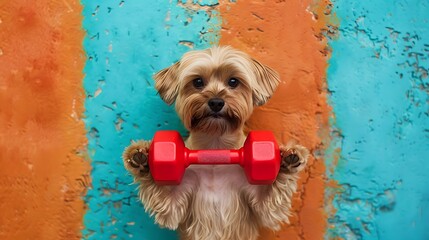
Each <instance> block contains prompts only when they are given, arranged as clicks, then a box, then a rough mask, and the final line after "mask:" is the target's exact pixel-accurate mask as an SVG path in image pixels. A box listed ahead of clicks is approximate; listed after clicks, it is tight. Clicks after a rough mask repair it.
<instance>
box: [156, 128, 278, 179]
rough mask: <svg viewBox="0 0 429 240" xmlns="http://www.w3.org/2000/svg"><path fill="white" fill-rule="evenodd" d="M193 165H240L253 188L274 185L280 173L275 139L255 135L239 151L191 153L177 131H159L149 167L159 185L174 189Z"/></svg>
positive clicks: (267, 133) (263, 133)
mask: <svg viewBox="0 0 429 240" xmlns="http://www.w3.org/2000/svg"><path fill="white" fill-rule="evenodd" d="M190 164H240V165H241V166H242V167H243V168H244V171H245V173H246V176H247V180H248V181H249V183H251V184H271V183H273V182H274V180H275V179H276V177H277V174H278V172H279V170H280V150H279V146H278V145H277V142H276V140H275V137H274V135H273V134H272V133H271V132H267V131H252V132H250V133H249V135H248V136H247V139H246V141H245V143H244V146H243V147H242V148H240V149H238V150H189V149H188V148H186V147H185V144H184V142H183V140H182V138H181V136H180V134H179V133H178V132H177V131H158V132H156V133H155V136H154V137H153V140H152V144H151V146H150V149H149V167H150V171H151V173H152V177H153V179H154V180H155V182H156V183H158V184H161V185H175V184H180V182H181V181H182V177H183V174H184V172H185V168H187V167H188V166H189V165H190Z"/></svg>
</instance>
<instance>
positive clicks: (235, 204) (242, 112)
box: [123, 47, 309, 240]
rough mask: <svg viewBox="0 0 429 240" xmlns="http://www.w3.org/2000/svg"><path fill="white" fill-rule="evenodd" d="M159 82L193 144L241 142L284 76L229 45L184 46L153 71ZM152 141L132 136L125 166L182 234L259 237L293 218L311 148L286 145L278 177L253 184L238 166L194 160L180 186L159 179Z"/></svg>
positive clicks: (164, 223)
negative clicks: (175, 56) (252, 117)
mask: <svg viewBox="0 0 429 240" xmlns="http://www.w3.org/2000/svg"><path fill="white" fill-rule="evenodd" d="M154 79H155V88H156V90H157V91H158V93H159V95H160V96H161V98H162V99H163V100H164V101H165V102H166V103H167V104H173V103H175V107H176V111H177V113H178V115H179V117H180V119H181V120H182V122H183V124H184V126H185V127H186V128H187V129H188V130H189V133H190V134H189V137H188V138H187V140H186V142H185V145H186V147H188V148H189V149H238V148H240V147H242V146H243V143H244V140H245V138H246V136H245V133H244V124H245V122H246V120H248V119H249V117H250V115H251V114H252V111H253V109H254V107H256V106H261V105H263V104H265V103H266V102H267V100H268V99H269V98H270V97H271V96H272V94H273V92H274V90H275V89H276V87H277V85H278V84H279V82H280V79H279V75H278V74H277V73H276V72H275V71H274V70H273V69H271V68H269V67H268V66H265V65H263V64H262V63H260V62H258V61H256V60H255V59H253V58H251V57H249V56H248V55H247V54H245V53H243V52H241V51H238V50H235V49H233V48H231V47H212V48H209V49H206V50H201V51H191V52H188V53H186V54H185V55H184V56H183V57H182V59H181V60H180V61H179V62H177V63H175V64H174V65H172V66H170V67H168V68H166V69H163V70H161V71H160V72H158V73H157V74H156V75H155V76H154ZM150 143H151V142H150V141H138V142H133V143H132V144H131V145H130V146H129V147H128V148H127V149H126V150H125V151H124V154H123V160H124V164H125V168H126V169H127V170H128V171H129V172H130V173H131V174H132V175H133V176H134V179H135V182H136V183H138V184H139V189H140V191H139V196H140V199H141V201H142V203H143V205H144V208H145V209H146V211H147V212H148V213H149V214H150V215H151V216H154V217H155V221H156V222H157V223H158V224H159V225H160V226H161V227H165V228H168V229H177V230H178V232H179V234H180V237H181V239H189V240H190V239H193V240H197V239H207V240H212V239H213V240H215V239H228V240H229V239H231V240H234V239H243V240H255V239H257V238H258V232H259V229H260V228H261V227H265V228H269V229H272V230H279V229H280V227H281V224H282V223H288V217H289V216H290V213H291V212H290V209H291V202H292V195H293V194H294V192H295V191H296V188H297V179H298V173H299V172H300V171H301V170H302V169H303V168H304V167H305V165H306V163H307V157H308V155H309V152H308V150H307V149H306V148H305V147H303V146H300V145H296V144H294V143H290V144H287V145H281V146H280V151H281V156H282V159H281V168H280V172H279V174H278V176H277V178H276V180H275V182H274V183H273V184H270V185H251V184H249V183H248V181H247V178H246V176H245V174H244V171H243V169H242V168H241V167H240V166H239V165H191V166H189V167H188V168H187V169H186V172H185V174H184V177H183V180H182V183H181V184H180V185H174V186H166V185H157V184H155V182H154V181H153V179H152V176H151V174H150V171H149V167H150V166H149V165H148V160H147V159H148V151H149V146H150Z"/></svg>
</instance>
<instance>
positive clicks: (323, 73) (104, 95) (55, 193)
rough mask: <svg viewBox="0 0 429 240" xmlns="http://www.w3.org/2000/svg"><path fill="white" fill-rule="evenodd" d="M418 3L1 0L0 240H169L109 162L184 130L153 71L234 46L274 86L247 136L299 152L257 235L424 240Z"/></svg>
mask: <svg viewBox="0 0 429 240" xmlns="http://www.w3.org/2000/svg"><path fill="white" fill-rule="evenodd" d="M428 12H429V1H428V0H409V1H387V0H384V1H383V0H372V1H369V0H365V1H352V0H331V1H328V0H288V1H281V0H265V1H256V0H252V1H244V0H239V1H226V0H222V1H215V0H179V1H175V0H170V1H167V0H165V1H129V0H108V1H101V0H82V1H76V0H64V1H45V0H38V1H28V0H17V1H0V166H1V168H0V239H13V240H15V239H29V238H32V239H81V238H82V239H96V240H98V239H177V236H176V233H175V232H174V231H168V230H165V229H161V228H159V227H158V226H157V225H156V224H154V222H153V219H152V218H150V217H149V216H148V215H147V214H146V213H145V212H144V210H143V207H142V205H141V203H140V202H139V201H138V199H137V191H136V185H132V184H131V183H132V178H131V176H130V175H128V174H127V173H126V171H125V169H124V168H123V166H122V160H121V153H122V151H123V149H124V148H125V146H127V145H128V144H129V143H130V140H132V139H141V138H144V139H149V138H151V137H152V135H153V134H154V132H155V131H157V130H160V129H176V130H180V131H181V133H182V134H183V135H186V130H185V129H184V128H183V126H182V125H181V123H180V121H179V119H178V117H177V116H176V113H175V112H174V109H173V108H172V107H171V106H167V105H166V104H165V103H164V102H162V100H161V99H160V98H159V96H158V95H157V94H156V91H155V90H154V88H153V85H154V83H153V80H152V75H153V74H154V73H155V72H157V71H158V70H161V69H162V68H165V67H168V66H170V65H171V64H172V63H174V62H176V61H177V60H178V59H179V58H180V56H181V55H182V54H183V53H185V52H187V51H189V50H193V49H204V48H207V47H210V46H212V45H217V44H221V45H232V46H233V47H235V48H238V49H240V50H243V51H245V52H247V53H249V54H250V55H251V56H253V57H254V58H256V59H258V60H260V61H262V62H263V63H265V64H267V65H269V66H271V67H273V68H274V69H276V70H277V71H278V72H279V73H280V75H281V80H282V81H281V84H280V86H279V88H278V91H277V92H276V93H275V95H274V96H273V98H272V99H271V100H270V101H269V103H268V104H267V105H265V106H263V107H261V108H259V109H257V110H256V111H255V113H254V114H253V116H252V118H251V119H250V121H249V123H248V125H247V127H248V128H249V129H268V130H272V131H273V132H274V133H275V134H276V136H277V138H278V139H279V141H281V142H287V141H288V140H290V139H296V140H298V141H299V142H300V143H302V144H304V145H306V146H308V147H309V148H310V149H311V151H312V157H311V159H310V162H309V166H308V168H307V169H306V170H305V171H304V172H303V173H302V174H301V179H300V186H299V190H298V193H297V194H296V195H295V198H294V203H293V205H294V211H293V215H292V217H291V224H290V225H285V226H284V227H283V228H282V230H281V231H279V232H276V233H273V232H270V231H268V230H262V231H261V237H260V239H261V240H264V239H265V240H267V239H271V240H274V239H288V240H290V239H310V240H313V239H351V240H354V239H386V240H391V239H407V238H409V239H417V240H420V239H421V240H426V239H429V231H427V229H428V228H429V188H428V187H427V186H426V185H427V182H428V180H429V164H428V163H427V160H428V156H429V104H428V103H429V91H428V87H429V78H428V68H429V59H428V58H429V27H428V26H429V15H428V14H427V13H428Z"/></svg>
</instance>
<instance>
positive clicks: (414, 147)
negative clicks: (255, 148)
mask: <svg viewBox="0 0 429 240" xmlns="http://www.w3.org/2000/svg"><path fill="white" fill-rule="evenodd" d="M332 2H333V4H334V12H335V14H336V15H337V17H338V18H339V19H340V28H339V31H338V36H337V38H336V39H332V40H331V41H330V46H331V48H332V51H333V52H332V57H331V59H330V60H329V69H328V74H327V76H328V88H329V92H330V104H331V105H332V107H333V112H334V116H333V118H332V124H333V126H332V128H333V131H332V137H333V138H334V139H333V141H332V144H331V148H330V149H329V150H328V152H327V153H328V155H327V159H328V160H329V161H332V158H333V157H339V160H338V163H337V165H336V166H335V167H334V168H332V166H331V168H329V167H328V169H329V171H328V172H327V174H328V177H329V178H330V179H331V180H334V181H336V182H337V183H338V185H339V187H338V188H328V189H327V196H330V197H333V198H334V201H333V202H329V203H328V204H327V208H328V209H329V211H332V210H333V209H336V210H335V211H336V212H335V214H331V216H330V218H329V228H328V233H327V234H326V239H333V238H335V237H341V238H343V239H351V240H354V239H386V240H392V239H420V240H425V239H429V186H428V183H429V163H428V160H429V141H428V140H429V109H428V106H429V105H428V101H429V97H428V96H429V95H428V93H429V79H428V67H429V60H428V57H429V1H421V0H420V1H419V0H410V1H383V0H371V1H369V0H367V1H352V0H342V1H339V0H335V1H332ZM334 149H339V151H340V152H339V154H338V156H335V154H333V152H334V151H333V150H334ZM331 164H332V162H331ZM327 199H329V198H327Z"/></svg>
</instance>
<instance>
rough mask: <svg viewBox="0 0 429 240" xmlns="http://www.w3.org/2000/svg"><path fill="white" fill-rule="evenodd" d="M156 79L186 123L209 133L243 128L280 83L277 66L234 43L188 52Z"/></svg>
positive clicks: (165, 98)
mask: <svg viewBox="0 0 429 240" xmlns="http://www.w3.org/2000/svg"><path fill="white" fill-rule="evenodd" d="M154 78H155V88H156V89H157V90H158V92H159V94H160V96H161V97H162V99H163V100H164V101H165V102H166V103H168V104H173V103H174V102H175V103H176V111H177V113H178V115H179V117H180V118H181V120H182V121H183V123H184V125H185V127H186V128H187V129H188V130H190V131H200V132H205V133H208V134H222V133H226V132H232V131H235V130H237V129H239V128H242V127H243V125H244V122H245V121H246V120H247V119H248V118H249V117H250V115H251V113H252V111H253V108H254V106H260V105H262V104H264V103H265V102H266V101H267V100H268V99H269V98H270V97H271V95H272V94H273V92H274V90H275V88H276V87H277V85H278V83H279V76H278V74H277V73H276V72H275V71H274V70H272V69H271V68H269V67H267V66H265V65H263V64H261V63H259V62H258V61H256V60H254V59H252V58H250V57H249V56H248V55H246V54H245V53H243V52H240V51H238V50H235V49H233V48H231V47H212V48H210V49H206V50H202V51H191V52H188V53H186V54H185V55H184V56H183V57H182V59H181V60H180V61H179V62H177V63H175V64H174V65H172V66H171V67H168V68H166V69H163V70H161V71H160V72H158V73H157V74H156V75H155V77H154Z"/></svg>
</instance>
